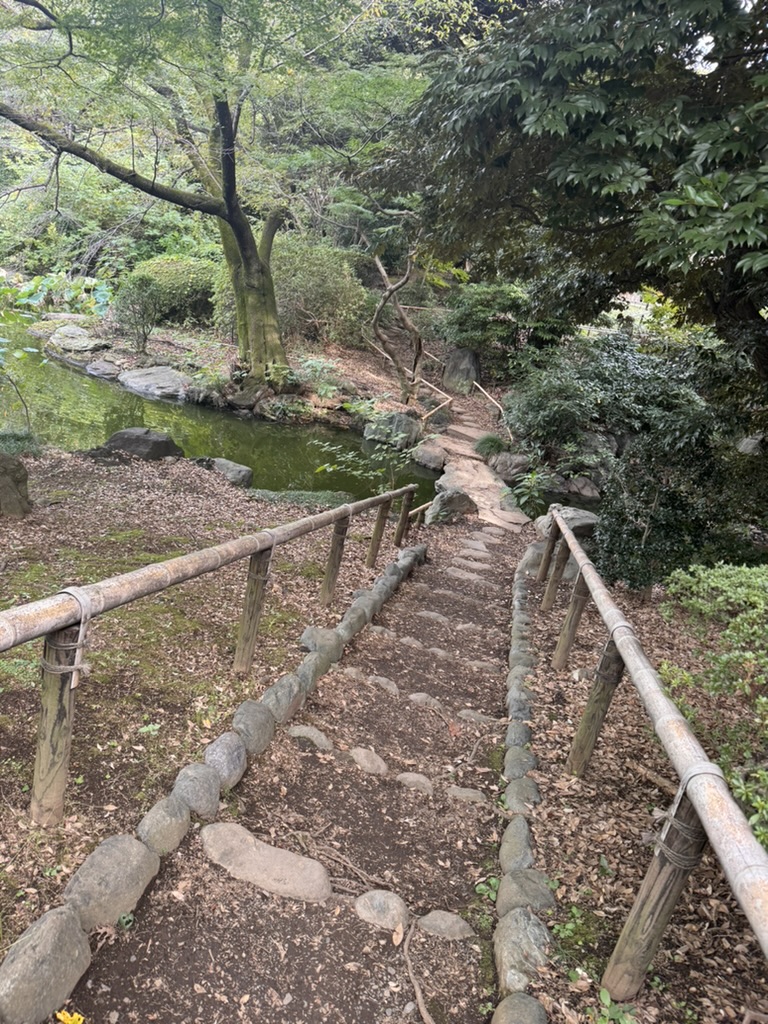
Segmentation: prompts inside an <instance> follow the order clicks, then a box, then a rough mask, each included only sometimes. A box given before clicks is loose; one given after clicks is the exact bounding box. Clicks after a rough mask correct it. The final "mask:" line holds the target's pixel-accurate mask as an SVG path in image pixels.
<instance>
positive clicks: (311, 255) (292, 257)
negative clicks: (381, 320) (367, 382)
mask: <svg viewBox="0 0 768 1024" xmlns="http://www.w3.org/2000/svg"><path fill="white" fill-rule="evenodd" d="M271 268H272V277H273V279H274V282H275V294H276V297H277V309H278V314H279V317H280V327H281V330H282V332H283V335H284V336H285V337H286V338H296V339H301V340H302V341H304V342H307V343H309V344H319V345H322V344H324V343H325V342H333V343H336V344H340V345H346V346H349V347H356V346H360V345H361V344H362V333H361V332H362V327H363V325H364V324H365V323H367V322H368V321H369V320H370V318H371V316H372V315H373V307H374V306H375V299H373V298H372V297H371V296H370V295H369V294H368V292H366V290H365V288H364V287H363V286H362V284H361V283H360V281H358V280H357V278H356V277H355V274H354V258H353V256H352V255H351V254H350V253H349V252H345V251H344V250H342V249H335V248H334V247H333V246H332V245H329V244H328V243H327V242H319V241H314V240H312V239H308V238H306V237H303V236H299V235H296V234H293V233H283V234H281V235H278V237H277V238H276V240H275V247H274V251H273V253H272V261H271ZM214 304H215V313H214V322H215V324H216V328H217V330H218V331H219V332H220V333H221V334H222V335H224V336H225V337H230V338H233V337H234V334H235V309H234V296H233V294H232V286H231V284H230V281H229V275H228V273H227V270H226V267H223V268H222V269H221V270H220V272H219V274H218V275H217V280H216V287H215V292H214Z"/></svg>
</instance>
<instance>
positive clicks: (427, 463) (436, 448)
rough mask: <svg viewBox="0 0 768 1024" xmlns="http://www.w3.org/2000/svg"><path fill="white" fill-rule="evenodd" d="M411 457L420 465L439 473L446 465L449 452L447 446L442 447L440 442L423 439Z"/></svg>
mask: <svg viewBox="0 0 768 1024" xmlns="http://www.w3.org/2000/svg"><path fill="white" fill-rule="evenodd" d="M411 458H412V459H413V461H414V462H417V463H418V464H419V465H420V466H424V467H425V468H426V469H433V470H435V472H437V473H439V472H440V470H441V469H442V468H443V466H444V465H445V460H446V458H447V453H446V451H445V448H441V447H440V445H439V444H435V443H434V442H433V441H422V442H421V444H419V445H417V446H416V447H415V448H414V449H413V451H412V452H411Z"/></svg>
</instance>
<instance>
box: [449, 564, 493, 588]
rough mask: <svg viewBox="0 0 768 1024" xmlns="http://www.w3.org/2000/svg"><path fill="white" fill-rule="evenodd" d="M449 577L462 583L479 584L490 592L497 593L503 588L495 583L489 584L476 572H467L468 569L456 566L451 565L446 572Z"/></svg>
mask: <svg viewBox="0 0 768 1024" xmlns="http://www.w3.org/2000/svg"><path fill="white" fill-rule="evenodd" d="M445 573H446V575H447V576H452V577H453V578H454V579H456V580H461V581H462V583H478V584H480V585H481V586H483V587H485V589H486V590H490V591H493V592H496V593H499V592H500V591H501V587H499V586H497V585H496V584H495V583H489V582H488V580H485V579H483V577H482V576H478V575H477V573H476V572H467V570H466V569H461V568H459V567H457V566H454V565H449V566H448V568H447V569H446V570H445Z"/></svg>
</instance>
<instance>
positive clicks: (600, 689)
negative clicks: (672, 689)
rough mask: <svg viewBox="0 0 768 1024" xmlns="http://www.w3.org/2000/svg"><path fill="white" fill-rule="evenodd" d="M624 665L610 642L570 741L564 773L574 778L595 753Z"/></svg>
mask: <svg viewBox="0 0 768 1024" xmlns="http://www.w3.org/2000/svg"><path fill="white" fill-rule="evenodd" d="M623 672H624V661H623V659H622V657H621V655H620V654H619V652H618V649H617V647H616V644H615V643H614V641H613V640H609V641H608V643H607V644H606V645H605V650H604V651H603V656H602V658H601V659H600V664H599V665H598V666H597V670H596V671H595V682H594V684H593V686H592V690H591V691H590V694H589V698H588V699H587V706H586V707H585V708H584V714H583V715H582V716H581V721H580V722H579V728H578V729H577V730H576V735H575V736H574V737H573V743H572V744H571V752H570V754H569V755H568V760H567V761H566V762H565V770H566V771H567V772H568V773H569V774H570V775H576V776H577V777H578V778H581V776H582V775H583V774H584V772H585V771H586V770H587V766H588V765H589V762H590V759H591V757H592V752H593V751H594V749H595V745H596V743H597V738H598V736H599V735H600V730H601V729H602V727H603V722H604V721H605V716H606V715H607V714H608V708H609V707H610V706H611V701H612V700H613V695H614V693H616V688H617V686H618V685H619V683H620V682H621V677H622V674H623Z"/></svg>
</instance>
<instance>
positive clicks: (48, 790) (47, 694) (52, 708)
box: [30, 626, 80, 825]
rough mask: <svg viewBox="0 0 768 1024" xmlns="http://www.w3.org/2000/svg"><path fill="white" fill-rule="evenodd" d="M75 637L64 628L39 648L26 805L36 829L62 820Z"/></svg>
mask: <svg viewBox="0 0 768 1024" xmlns="http://www.w3.org/2000/svg"><path fill="white" fill-rule="evenodd" d="M79 634H80V627H79V626H74V627H72V626H68V627H67V628H66V629H60V630H58V631H57V632H55V633H49V634H48V636H47V637H46V638H45V644H44V646H43V672H42V685H41V693H40V705H41V706H40V721H39V724H38V728H37V753H36V755H35V774H34V781H33V782H32V802H31V804H30V815H31V817H32V820H33V821H34V822H35V823H36V824H38V825H58V824H59V822H61V821H62V820H63V819H64V792H65V790H66V787H67V771H68V769H69V755H70V751H71V749H72V719H73V716H74V712H75V691H74V690H73V689H72V686H71V683H72V666H74V664H75V655H76V653H77V640H78V636H79Z"/></svg>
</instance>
